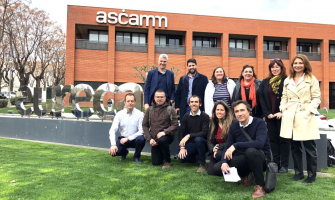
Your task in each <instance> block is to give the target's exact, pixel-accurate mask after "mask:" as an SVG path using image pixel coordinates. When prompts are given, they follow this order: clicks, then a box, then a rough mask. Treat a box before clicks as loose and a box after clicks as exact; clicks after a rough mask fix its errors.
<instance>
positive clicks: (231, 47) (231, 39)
mask: <svg viewBox="0 0 335 200" xmlns="http://www.w3.org/2000/svg"><path fill="white" fill-rule="evenodd" d="M230 40H235V48H233V47H230ZM237 40H242V48H237ZM244 40H246V41H248V44H249V45H248V46H249V48H248V49H250V39H241V38H229V40H228V46H229V48H232V49H243V41H244Z"/></svg>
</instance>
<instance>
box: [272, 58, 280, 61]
mask: <svg viewBox="0 0 335 200" xmlns="http://www.w3.org/2000/svg"><path fill="white" fill-rule="evenodd" d="M274 60H277V61H281V59H280V58H274V59H271V60H270V61H271V62H272V61H274Z"/></svg>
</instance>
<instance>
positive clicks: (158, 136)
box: [142, 90, 178, 169]
mask: <svg viewBox="0 0 335 200" xmlns="http://www.w3.org/2000/svg"><path fill="white" fill-rule="evenodd" d="M151 105H152V106H151V107H149V108H148V109H147V110H146V112H145V115H144V118H143V123H142V126H143V132H144V136H145V139H146V140H147V141H148V142H149V143H150V145H151V159H152V164H153V165H160V164H162V162H163V160H164V161H165V163H164V165H163V167H162V169H168V168H170V167H171V158H170V156H171V155H170V149H169V145H170V144H171V143H172V142H173V139H174V137H173V135H174V132H175V131H176V130H177V129H178V119H177V115H176V111H175V110H174V108H172V107H171V106H170V104H169V102H168V101H167V99H166V96H165V92H164V91H163V90H157V91H156V92H155V96H154V101H153V102H152V104H151Z"/></svg>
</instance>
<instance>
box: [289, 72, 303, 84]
mask: <svg viewBox="0 0 335 200" xmlns="http://www.w3.org/2000/svg"><path fill="white" fill-rule="evenodd" d="M304 77H305V73H303V74H302V76H301V77H300V79H299V81H298V83H297V84H295V82H294V79H293V78H292V79H291V83H292V84H293V85H295V86H298V85H299V84H300V83H301V82H302V81H304Z"/></svg>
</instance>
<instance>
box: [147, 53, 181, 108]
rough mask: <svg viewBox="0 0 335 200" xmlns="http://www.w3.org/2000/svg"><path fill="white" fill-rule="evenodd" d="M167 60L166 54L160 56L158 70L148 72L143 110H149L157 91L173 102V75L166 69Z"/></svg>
mask: <svg viewBox="0 0 335 200" xmlns="http://www.w3.org/2000/svg"><path fill="white" fill-rule="evenodd" d="M168 59H169V58H168V56H167V55H166V54H161V55H160V56H159V57H158V68H157V69H153V70H150V71H149V72H148V75H147V80H146V81H145V88H144V107H145V110H147V109H148V108H149V106H150V104H151V102H152V100H153V98H154V94H155V92H156V91H157V90H163V91H164V92H165V94H166V97H167V98H168V99H169V100H171V103H173V102H174V92H175V86H174V74H173V72H172V71H170V70H167V69H166V66H167V63H168Z"/></svg>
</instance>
